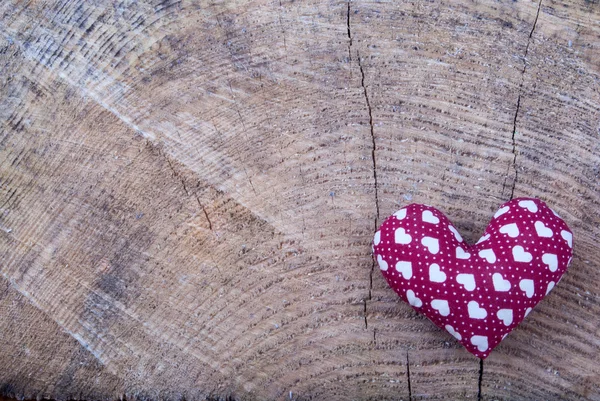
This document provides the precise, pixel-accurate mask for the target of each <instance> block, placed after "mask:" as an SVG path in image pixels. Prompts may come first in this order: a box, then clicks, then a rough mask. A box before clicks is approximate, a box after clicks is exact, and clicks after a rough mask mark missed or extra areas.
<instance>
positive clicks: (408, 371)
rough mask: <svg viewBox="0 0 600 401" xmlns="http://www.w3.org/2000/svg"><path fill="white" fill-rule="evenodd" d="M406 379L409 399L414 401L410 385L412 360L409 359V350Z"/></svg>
mask: <svg viewBox="0 0 600 401" xmlns="http://www.w3.org/2000/svg"><path fill="white" fill-rule="evenodd" d="M406 379H407V380H408V399H409V401H412V399H413V396H412V387H411V385H410V360H409V359H408V350H407V351H406Z"/></svg>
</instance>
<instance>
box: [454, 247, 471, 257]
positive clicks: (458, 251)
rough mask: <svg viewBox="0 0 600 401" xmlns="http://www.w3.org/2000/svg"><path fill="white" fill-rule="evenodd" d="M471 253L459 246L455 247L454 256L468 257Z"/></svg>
mask: <svg viewBox="0 0 600 401" xmlns="http://www.w3.org/2000/svg"><path fill="white" fill-rule="evenodd" d="M470 257H471V254H470V253H469V252H465V250H464V249H462V248H461V247H460V246H459V247H457V248H456V258H457V259H469V258H470Z"/></svg>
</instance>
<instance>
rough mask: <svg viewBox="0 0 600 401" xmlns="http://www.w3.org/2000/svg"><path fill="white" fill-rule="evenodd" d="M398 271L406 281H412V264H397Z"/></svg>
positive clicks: (404, 262)
mask: <svg viewBox="0 0 600 401" xmlns="http://www.w3.org/2000/svg"><path fill="white" fill-rule="evenodd" d="M396 271H397V272H398V273H401V274H402V277H404V279H405V280H410V279H411V277H412V275H413V271H412V263H411V262H406V261H399V262H398V263H396Z"/></svg>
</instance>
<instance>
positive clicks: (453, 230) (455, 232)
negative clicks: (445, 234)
mask: <svg viewBox="0 0 600 401" xmlns="http://www.w3.org/2000/svg"><path fill="white" fill-rule="evenodd" d="M448 229H449V230H450V231H452V234H454V238H456V240H457V241H458V242H463V239H462V237H461V235H460V234H459V232H458V231H456V228H454V227H452V226H448Z"/></svg>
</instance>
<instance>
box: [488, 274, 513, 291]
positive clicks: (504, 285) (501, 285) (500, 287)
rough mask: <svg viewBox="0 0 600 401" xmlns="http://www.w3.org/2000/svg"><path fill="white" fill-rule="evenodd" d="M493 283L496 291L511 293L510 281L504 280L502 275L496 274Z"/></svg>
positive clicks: (493, 276)
mask: <svg viewBox="0 0 600 401" xmlns="http://www.w3.org/2000/svg"><path fill="white" fill-rule="evenodd" d="M492 282H493V284H494V290H496V291H499V292H507V291H510V281H508V280H505V279H504V278H502V274H500V273H494V274H493V275H492Z"/></svg>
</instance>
